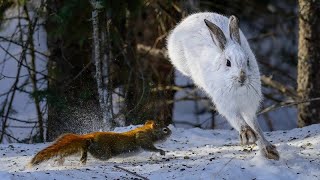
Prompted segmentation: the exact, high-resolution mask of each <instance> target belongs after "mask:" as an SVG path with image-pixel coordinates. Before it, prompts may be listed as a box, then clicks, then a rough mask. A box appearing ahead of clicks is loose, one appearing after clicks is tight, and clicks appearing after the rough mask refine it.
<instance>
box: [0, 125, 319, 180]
mask: <svg viewBox="0 0 320 180" xmlns="http://www.w3.org/2000/svg"><path fill="white" fill-rule="evenodd" d="M131 128H134V126H130V127H123V128H118V129H116V131H118V132H119V131H126V130H128V129H131ZM170 129H172V131H173V133H172V135H171V137H170V138H168V140H167V141H165V142H162V143H160V144H156V146H157V147H160V148H162V149H164V150H166V151H167V154H166V155H165V156H160V155H159V154H158V153H151V152H146V151H143V152H141V153H140V154H136V155H133V156H130V157H114V158H112V159H110V160H108V161H99V160H95V159H93V158H92V157H91V156H89V159H88V162H87V164H86V165H80V163H79V158H80V157H69V158H66V161H65V164H64V165H63V166H58V165H56V164H54V161H48V162H45V163H43V164H41V165H39V166H36V167H33V168H31V169H28V168H25V166H26V165H27V163H28V162H29V161H30V159H31V158H32V156H33V155H35V153H36V152H38V151H39V150H41V149H42V148H44V147H46V146H47V145H49V143H46V144H35V145H31V144H2V145H0V155H1V158H0V179H1V180H6V179H46V180H49V179H135V178H139V177H137V176H135V175H132V174H130V173H128V172H126V171H124V170H121V169H119V168H117V167H114V166H115V165H117V166H119V167H121V168H125V169H126V170H129V171H131V172H135V173H137V174H139V175H141V176H143V177H146V178H148V179H190V180H191V179H192V180H194V179H228V180H229V179H237V180H238V179H245V180H248V179H256V180H258V179H259V180H261V179H272V180H274V179H286V180H287V179H290V180H292V179H301V180H309V179H320V151H319V149H320V125H312V126H309V127H305V128H302V129H293V130H290V131H274V132H270V133H266V137H267V139H268V140H270V141H272V143H275V144H276V146H277V148H278V151H279V152H280V156H281V159H280V160H279V161H274V160H266V159H265V158H263V157H262V156H261V155H260V154H259V152H258V151H257V150H258V149H257V147H253V146H247V147H241V146H239V145H238V143H239V141H238V134H237V132H236V131H231V130H203V129H199V128H193V129H182V128H174V127H173V126H171V127H170Z"/></svg>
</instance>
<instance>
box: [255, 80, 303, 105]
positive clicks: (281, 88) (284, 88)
mask: <svg viewBox="0 0 320 180" xmlns="http://www.w3.org/2000/svg"><path fill="white" fill-rule="evenodd" d="M261 82H262V83H263V84H264V85H266V86H270V87H272V88H274V89H276V90H278V91H279V92H281V93H282V94H284V95H286V96H288V97H291V98H292V99H295V100H297V99H298V95H297V93H296V91H295V90H293V89H291V88H289V87H287V86H285V85H283V84H282V83H280V82H278V81H275V80H273V79H272V77H267V76H264V75H262V76H261Z"/></svg>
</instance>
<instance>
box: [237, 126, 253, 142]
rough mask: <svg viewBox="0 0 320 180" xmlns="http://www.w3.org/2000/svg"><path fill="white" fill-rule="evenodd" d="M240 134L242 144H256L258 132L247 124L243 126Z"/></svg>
mask: <svg viewBox="0 0 320 180" xmlns="http://www.w3.org/2000/svg"><path fill="white" fill-rule="evenodd" d="M239 136H240V144H241V145H247V144H254V143H255V142H256V141H257V135H256V133H255V132H254V131H253V129H252V128H251V127H250V126H249V125H247V124H246V125H244V126H241V129H240V132H239Z"/></svg>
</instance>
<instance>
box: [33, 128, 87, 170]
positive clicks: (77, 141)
mask: <svg viewBox="0 0 320 180" xmlns="http://www.w3.org/2000/svg"><path fill="white" fill-rule="evenodd" d="M86 142H87V141H86V138H85V137H83V136H81V135H76V134H65V135H62V136H60V137H59V138H58V139H57V140H56V141H55V142H54V143H53V144H52V145H50V146H49V147H47V148H45V149H43V150H41V151H40V152H38V153H37V154H36V155H35V156H34V157H33V158H32V160H31V162H30V163H29V165H28V166H29V167H32V166H35V165H38V164H40V163H42V162H44V161H47V160H49V159H51V158H53V157H56V156H59V157H61V158H63V157H66V156H69V155H72V154H75V153H78V152H81V151H82V150H83V148H85V146H86V144H87V143H86Z"/></svg>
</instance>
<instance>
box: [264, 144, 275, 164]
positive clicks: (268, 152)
mask: <svg viewBox="0 0 320 180" xmlns="http://www.w3.org/2000/svg"><path fill="white" fill-rule="evenodd" d="M261 153H262V155H263V156H265V157H266V158H268V159H274V160H279V158H280V156H279V153H278V151H277V148H276V146H275V145H272V144H269V145H268V146H265V147H264V148H262V149H261Z"/></svg>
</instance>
